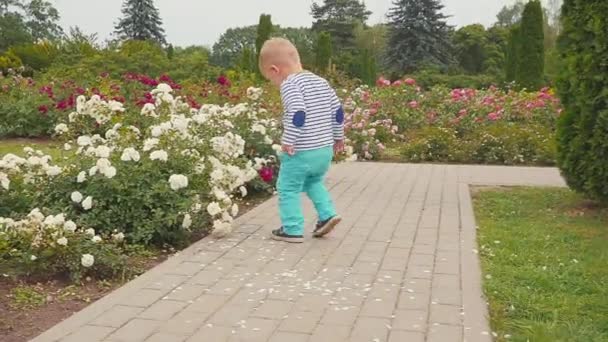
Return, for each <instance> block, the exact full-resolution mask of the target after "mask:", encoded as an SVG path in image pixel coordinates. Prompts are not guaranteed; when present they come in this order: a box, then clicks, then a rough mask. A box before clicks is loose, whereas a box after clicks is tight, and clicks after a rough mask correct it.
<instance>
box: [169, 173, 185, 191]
mask: <svg viewBox="0 0 608 342" xmlns="http://www.w3.org/2000/svg"><path fill="white" fill-rule="evenodd" d="M169 184H170V186H171V189H172V190H174V191H177V190H179V189H183V188H186V187H188V177H186V176H184V175H171V177H169Z"/></svg>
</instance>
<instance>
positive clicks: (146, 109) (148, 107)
mask: <svg viewBox="0 0 608 342" xmlns="http://www.w3.org/2000/svg"><path fill="white" fill-rule="evenodd" d="M155 110H156V106H155V105H153V104H152V103H146V104H145V105H144V106H143V108H142V109H141V115H143V116H152V117H156V113H155V112H154V111H155Z"/></svg>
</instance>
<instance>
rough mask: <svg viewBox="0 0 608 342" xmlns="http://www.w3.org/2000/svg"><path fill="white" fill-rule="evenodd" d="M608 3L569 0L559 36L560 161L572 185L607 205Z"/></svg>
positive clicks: (563, 9) (594, 0)
mask: <svg viewBox="0 0 608 342" xmlns="http://www.w3.org/2000/svg"><path fill="white" fill-rule="evenodd" d="M606 13H608V1H606V0H565V1H564V5H563V8H562V24H563V30H562V33H561V35H560V38H559V40H558V51H559V56H560V59H561V61H560V62H561V63H560V64H561V67H560V70H561V74H560V76H559V79H558V82H557V90H558V93H559V95H560V99H561V100H562V103H563V105H564V112H563V113H562V115H561V116H560V118H559V123H558V130H557V137H558V139H557V140H558V145H557V146H558V158H557V159H558V165H559V167H560V169H561V170H562V174H563V175H564V177H565V178H566V181H567V182H568V185H570V187H571V188H572V189H574V190H576V191H579V192H582V193H585V194H587V195H588V196H589V197H591V198H594V199H599V200H601V201H604V202H606V203H608V92H607V91H606V89H608V63H606V58H607V57H606V51H608V16H606Z"/></svg>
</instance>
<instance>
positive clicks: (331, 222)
mask: <svg viewBox="0 0 608 342" xmlns="http://www.w3.org/2000/svg"><path fill="white" fill-rule="evenodd" d="M340 222H342V218H341V217H340V216H334V217H332V218H330V219H327V220H325V221H323V222H319V223H317V227H316V228H315V230H314V232H313V233H312V236H314V237H316V238H320V237H323V236H325V235H327V234H329V233H331V231H332V230H334V228H336V226H337V225H338V224H339V223H340Z"/></svg>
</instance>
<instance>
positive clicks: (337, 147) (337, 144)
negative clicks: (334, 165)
mask: <svg viewBox="0 0 608 342" xmlns="http://www.w3.org/2000/svg"><path fill="white" fill-rule="evenodd" d="M342 152H344V140H335V141H334V154H340V153H342Z"/></svg>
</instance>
